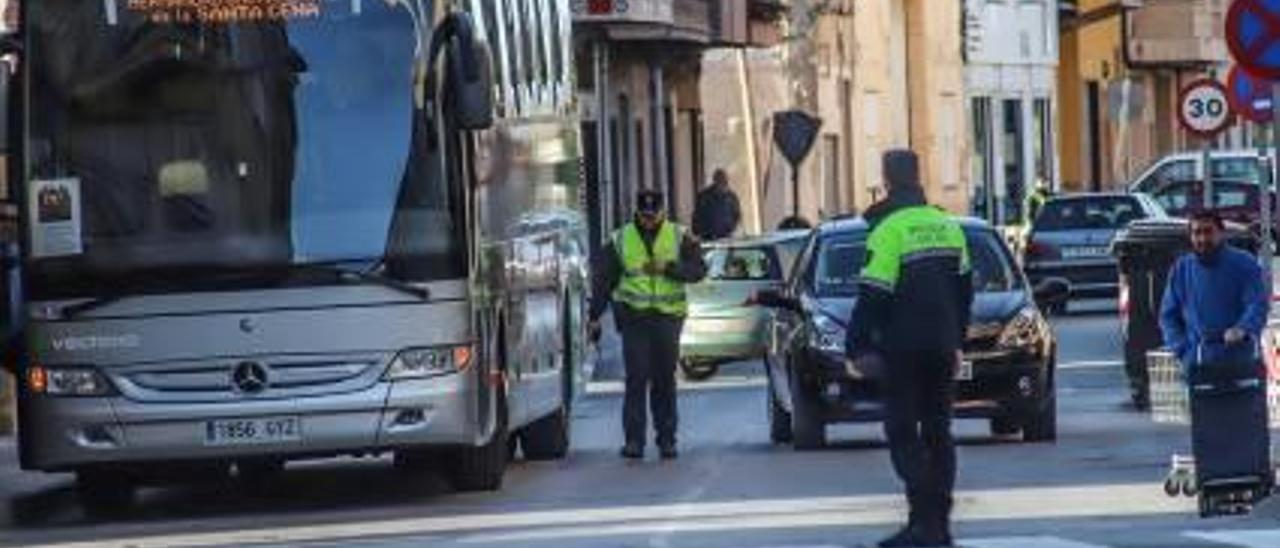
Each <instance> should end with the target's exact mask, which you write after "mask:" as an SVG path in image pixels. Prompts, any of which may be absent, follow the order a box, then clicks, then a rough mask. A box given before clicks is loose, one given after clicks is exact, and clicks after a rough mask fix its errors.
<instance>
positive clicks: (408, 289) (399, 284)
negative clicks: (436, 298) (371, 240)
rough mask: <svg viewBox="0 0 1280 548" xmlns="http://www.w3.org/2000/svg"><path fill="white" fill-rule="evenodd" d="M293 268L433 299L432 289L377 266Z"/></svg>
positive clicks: (307, 265)
mask: <svg viewBox="0 0 1280 548" xmlns="http://www.w3.org/2000/svg"><path fill="white" fill-rule="evenodd" d="M293 268H298V269H302V270H311V271H314V272H323V273H328V274H334V275H337V276H338V279H339V280H341V281H343V282H345V283H365V284H373V285H378V286H382V287H385V288H387V289H393V290H396V291H399V292H400V293H403V294H405V295H409V296H411V297H417V298H418V299H419V300H423V301H430V300H431V290H430V289H427V288H425V287H418V286H416V285H413V284H411V283H408V282H405V281H403V280H397V279H395V278H392V277H390V276H387V275H385V274H383V273H382V272H380V271H379V270H377V269H376V268H374V269H369V270H352V269H349V268H342V267H340V266H337V265H334V264H325V263H309V264H307V263H304V264H297V265H293Z"/></svg>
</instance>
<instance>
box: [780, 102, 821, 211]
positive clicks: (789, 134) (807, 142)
mask: <svg viewBox="0 0 1280 548" xmlns="http://www.w3.org/2000/svg"><path fill="white" fill-rule="evenodd" d="M821 128H822V119H821V118H816V117H814V116H812V115H810V114H809V113H807V112H804V111H802V110H788V111H785V112H778V113H774V115H773V141H774V143H776V144H777V145H778V149H780V150H781V151H782V155H783V156H785V157H786V158H787V163H789V164H791V215H792V217H793V218H799V217H800V164H801V163H803V162H804V159H805V157H807V156H809V151H810V150H812V149H813V142H814V140H816V139H817V138H818V130H819V129H821Z"/></svg>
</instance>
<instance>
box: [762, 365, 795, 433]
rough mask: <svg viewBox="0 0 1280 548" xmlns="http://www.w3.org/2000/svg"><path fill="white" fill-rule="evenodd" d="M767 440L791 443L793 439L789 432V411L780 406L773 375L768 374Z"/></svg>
mask: <svg viewBox="0 0 1280 548" xmlns="http://www.w3.org/2000/svg"><path fill="white" fill-rule="evenodd" d="M768 390H769V393H768V396H767V397H768V402H769V441H772V442H773V443H775V444H783V443H791V441H792V440H793V439H794V436H792V432H791V413H790V412H789V411H787V410H786V409H785V408H783V407H782V403H780V402H779V401H778V395H777V393H775V392H774V390H773V376H772V375H770V376H769V388H768Z"/></svg>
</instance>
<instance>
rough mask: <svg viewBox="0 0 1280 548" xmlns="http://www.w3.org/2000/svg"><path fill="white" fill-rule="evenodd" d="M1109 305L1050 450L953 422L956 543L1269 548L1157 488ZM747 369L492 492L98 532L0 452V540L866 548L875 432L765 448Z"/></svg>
mask: <svg viewBox="0 0 1280 548" xmlns="http://www.w3.org/2000/svg"><path fill="white" fill-rule="evenodd" d="M1107 304H1108V303H1100V304H1099V305H1097V306H1092V307H1088V308H1089V310H1091V311H1081V310H1083V309H1077V311H1073V313H1072V314H1071V315H1069V316H1067V317H1062V318H1056V319H1055V320H1054V324H1055V328H1056V330H1057V333H1058V336H1059V337H1060V346H1061V354H1060V364H1061V367H1062V371H1061V372H1060V376H1059V379H1060V396H1059V400H1060V405H1061V417H1060V426H1061V435H1060V440H1059V441H1058V443H1057V444H1043V445H1042V444H1023V443H1020V442H1019V441H1017V440H1015V439H1010V438H1005V439H998V438H993V437H992V436H990V435H989V433H988V428H987V425H986V424H985V423H982V422H961V423H959V424H958V426H957V428H958V432H959V434H960V437H961V439H962V440H963V445H962V447H961V449H960V459H961V472H960V480H959V481H960V485H959V488H960V493H959V494H958V505H957V516H956V517H957V525H956V532H957V534H958V536H959V537H960V540H959V542H960V544H961V545H962V546H970V547H974V548H1004V547H1029V548H1036V547H1044V548H1091V547H1100V546H1151V547H1156V546H1160V547H1167V546H1251V547H1263V546H1266V547H1276V546H1280V521H1274V520H1271V519H1260V518H1253V519H1244V518H1229V519H1216V520H1200V519H1197V518H1195V517H1194V516H1193V510H1194V509H1193V504H1192V502H1190V501H1189V500H1185V499H1169V498H1167V497H1165V496H1164V494H1163V492H1162V491H1161V487H1160V483H1161V481H1162V479H1163V476H1164V472H1165V468H1166V466H1167V461H1168V458H1169V454H1170V452H1172V451H1174V450H1177V449H1180V448H1185V445H1186V443H1187V442H1186V433H1185V432H1184V431H1183V430H1182V429H1179V428H1176V427H1167V426H1157V425H1154V424H1152V423H1151V422H1150V421H1149V420H1148V419H1147V418H1146V417H1145V416H1144V415H1140V414H1136V413H1134V412H1132V411H1130V410H1127V409H1126V408H1125V407H1124V402H1125V399H1126V397H1125V390H1124V388H1123V386H1124V381H1123V374H1122V372H1121V369H1120V364H1119V361H1118V360H1119V356H1120V341H1119V336H1118V323H1117V322H1116V320H1115V314H1114V310H1113V309H1109V308H1108V306H1107ZM758 375H759V366H758V365H757V364H740V365H736V366H733V367H729V368H727V369H726V371H725V372H724V373H723V374H722V376H721V377H719V378H717V379H715V380H713V381H712V382H708V383H703V384H698V385H686V386H684V388H683V389H682V395H681V398H682V399H681V414H682V418H681V421H682V423H681V426H682V430H681V435H680V438H681V443H682V449H683V454H682V456H681V458H680V459H679V460H677V461H674V462H660V461H658V460H657V459H656V458H654V456H652V455H650V457H649V459H648V460H646V461H644V462H641V463H634V464H630V463H626V462H623V461H622V460H621V459H619V458H618V457H617V456H616V450H617V448H618V446H619V444H620V443H621V428H620V424H619V417H618V415H619V408H620V394H619V388H620V387H619V386H618V385H617V383H613V382H604V383H599V384H596V385H595V386H594V388H593V393H592V394H591V395H590V397H588V398H587V399H586V400H584V401H583V402H582V404H581V405H579V406H578V408H577V410H576V412H575V415H576V416H575V423H574V448H575V449H574V452H573V454H572V455H571V456H570V457H569V458H568V459H567V460H565V461H563V462H559V463H549V464H530V463H524V462H517V463H514V464H513V465H512V467H511V469H510V472H509V473H508V475H507V482H506V487H505V489H504V490H503V491H502V492H499V493H490V494H473V495H457V494H453V493H451V492H449V490H448V489H447V488H446V486H445V485H444V483H443V482H442V481H441V480H440V479H439V478H436V477H431V476H425V477H419V478H411V477H406V476H402V475H399V474H397V473H396V472H394V471H393V470H392V469H391V467H390V465H389V463H388V462H387V461H386V460H369V461H353V460H340V461H327V462H321V463H314V464H306V465H299V466H295V467H291V468H290V470H289V472H288V473H287V474H286V476H285V477H284V479H283V480H282V481H281V482H280V483H279V484H277V485H274V486H272V487H271V488H270V489H269V491H268V492H267V493H265V494H248V493H245V492H243V491H241V490H240V489H238V488H237V487H236V486H235V485H234V484H231V483H228V482H212V483H208V484H205V485H200V486H195V487H185V488H166V489H148V490H146V491H144V493H143V497H142V500H141V503H140V504H139V505H138V507H137V508H136V509H135V510H134V511H132V512H131V513H129V514H128V515H126V516H125V517H123V518H121V519H119V520H117V521H113V522H110V523H103V522H93V521H90V520H88V519H87V518H85V517H84V515H83V514H82V513H81V511H80V510H79V508H78V506H77V505H76V503H75V498H74V496H73V493H72V491H71V486H70V482H69V479H68V478H66V477H63V476H41V475H34V474H23V473H19V472H16V471H15V470H14V465H13V463H12V459H13V456H12V448H11V447H10V446H6V445H5V444H4V442H2V441H0V498H2V499H3V500H0V508H3V509H6V510H7V511H5V512H0V545H24V546H25V545H42V544H55V545H62V546H111V545H120V546H125V545H127V546H137V547H145V546H173V545H178V546H214V545H245V544H263V545H290V546H294V545H309V546H348V545H359V546H479V547H484V546H546V547H597V546H643V547H661V548H665V547H678V546H699V547H701V546H710V547H720V546H724V547H775V546H787V547H808V546H815V547H816V546H831V547H836V546H860V545H865V544H867V543H871V542H874V541H875V540H876V539H878V538H879V537H881V536H883V535H886V534H888V533H890V532H891V531H892V529H893V528H894V526H895V525H896V524H897V523H898V522H899V520H901V519H902V516H903V513H904V509H903V504H902V501H901V499H900V497H899V495H898V484H897V482H896V480H895V478H894V476H893V474H892V472H891V469H890V466H889V463H888V457H887V454H886V451H885V450H884V446H883V442H882V436H881V434H880V430H879V428H878V427H877V426H873V425H867V426H851V427H840V428H836V429H834V430H833V432H832V436H831V438H832V439H833V440H834V444H833V447H832V448H830V449H828V450H824V451H817V452H807V453H797V452H794V451H792V450H791V449H789V448H786V447H776V446H772V445H770V444H769V442H768V436H767V429H766V426H765V396H764V392H763V383H762V380H761V379H760V377H759V376H758Z"/></svg>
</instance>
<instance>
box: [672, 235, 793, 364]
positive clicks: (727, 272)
mask: <svg viewBox="0 0 1280 548" xmlns="http://www.w3.org/2000/svg"><path fill="white" fill-rule="evenodd" d="M808 238H809V231H807V230H791V231H783V232H775V233H771V234H768V235H765V236H757V237H753V238H749V239H741V240H728V241H723V242H713V243H709V244H704V253H705V254H706V260H707V268H708V270H707V278H706V280H705V281H703V282H702V283H699V284H696V285H693V286H690V287H689V290H688V294H689V318H688V320H686V321H685V325H684V332H683V333H682V334H681V337H680V369H681V371H683V372H684V375H685V377H686V378H688V379H691V380H705V379H708V378H710V377H711V376H713V375H715V374H716V372H717V371H718V370H719V368H720V365H722V364H725V363H729V362H735V361H742V360H752V359H757V358H760V357H762V356H764V351H765V349H766V348H767V346H766V342H767V341H766V340H765V335H766V333H767V332H766V324H767V322H768V319H769V312H768V310H767V309H765V308H762V307H752V306H744V305H745V303H746V300H747V298H748V297H750V296H752V295H754V294H755V293H756V292H757V291H759V290H761V289H768V288H776V287H778V286H779V285H780V284H781V283H782V281H783V280H785V279H787V275H788V274H789V273H790V271H791V266H792V264H793V263H794V262H795V259H796V256H797V255H799V254H800V251H801V250H802V249H803V248H804V244H805V242H806V241H808Z"/></svg>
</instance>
